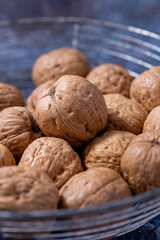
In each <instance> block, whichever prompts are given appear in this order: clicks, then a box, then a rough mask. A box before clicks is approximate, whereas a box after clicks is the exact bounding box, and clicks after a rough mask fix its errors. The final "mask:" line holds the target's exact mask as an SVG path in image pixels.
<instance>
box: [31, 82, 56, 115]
mask: <svg viewBox="0 0 160 240" xmlns="http://www.w3.org/2000/svg"><path fill="white" fill-rule="evenodd" d="M51 85H53V82H52V81H47V82H45V83H43V84H41V85H40V86H39V87H37V88H36V89H35V90H34V91H33V92H32V93H31V95H30V96H29V97H28V99H27V101H26V106H27V108H28V109H29V111H30V113H31V114H32V116H33V117H34V116H35V110H36V104H37V102H38V98H39V97H40V95H41V94H42V92H43V91H44V90H45V89H47V88H49V87H50V86H51ZM34 118H35V117H34Z"/></svg>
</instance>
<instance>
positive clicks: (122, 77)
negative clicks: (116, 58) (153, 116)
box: [86, 64, 132, 97]
mask: <svg viewBox="0 0 160 240" xmlns="http://www.w3.org/2000/svg"><path fill="white" fill-rule="evenodd" d="M86 78H87V80H89V81H90V82H91V83H93V84H94V85H95V86H96V87H98V89H99V90H100V91H101V92H102V94H108V93H120V94H122V95H123V96H125V97H129V90H130V85H131V81H132V77H131V76H130V75H129V73H128V72H127V71H126V70H125V69H124V68H122V67H121V66H119V65H116V64H101V65H99V66H97V67H95V68H94V69H92V70H91V71H90V72H89V74H88V75H87V77H86Z"/></svg>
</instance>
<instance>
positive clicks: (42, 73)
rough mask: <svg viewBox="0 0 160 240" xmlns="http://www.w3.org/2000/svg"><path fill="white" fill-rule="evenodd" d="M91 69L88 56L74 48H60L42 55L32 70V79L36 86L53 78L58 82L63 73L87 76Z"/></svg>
mask: <svg viewBox="0 0 160 240" xmlns="http://www.w3.org/2000/svg"><path fill="white" fill-rule="evenodd" d="M89 71H90V65H89V63H88V60H87V58H86V57H85V56H84V55H83V54H82V53H80V52H79V51H77V50H76V49H72V48H60V49H56V50H54V51H51V52H49V53H47V54H44V55H42V56H40V57H39V58H38V59H37V61H36V62H35V64H34V66H33V70H32V79H33V81H34V83H35V85H36V86H38V85H40V84H42V83H44V82H46V81H48V80H52V81H53V83H54V82H56V81H57V80H58V79H59V78H60V77H61V76H63V75H67V74H70V75H79V76H82V77H85V76H86V75H87V73H88V72H89Z"/></svg>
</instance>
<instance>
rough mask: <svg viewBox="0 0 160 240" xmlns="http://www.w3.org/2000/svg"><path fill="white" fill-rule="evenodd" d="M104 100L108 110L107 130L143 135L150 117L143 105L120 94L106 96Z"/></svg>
mask: <svg viewBox="0 0 160 240" xmlns="http://www.w3.org/2000/svg"><path fill="white" fill-rule="evenodd" d="M104 98H105V102H106V105H107V110H108V123H107V130H113V129H116V130H122V131H128V132H131V133H134V134H139V133H141V131H142V128H143V123H144V121H145V119H146V117H147V115H148V113H147V111H146V110H145V109H144V108H143V106H142V105H141V104H139V103H137V102H135V101H133V100H132V99H128V98H126V97H124V96H122V95H120V94H118V93H113V94H106V95H104Z"/></svg>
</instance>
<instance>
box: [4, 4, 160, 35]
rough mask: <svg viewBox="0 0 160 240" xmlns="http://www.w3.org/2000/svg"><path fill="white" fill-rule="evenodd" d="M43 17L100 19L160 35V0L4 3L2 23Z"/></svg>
mask: <svg viewBox="0 0 160 240" xmlns="http://www.w3.org/2000/svg"><path fill="white" fill-rule="evenodd" d="M40 16H77V17H88V18H97V19H101V20H108V21H114V22H118V23H123V24H128V25H133V26H138V27H141V28H145V29H148V30H150V31H153V32H157V33H159V34H160V0H0V20H7V19H16V18H22V17H25V18H28V17H40Z"/></svg>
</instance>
